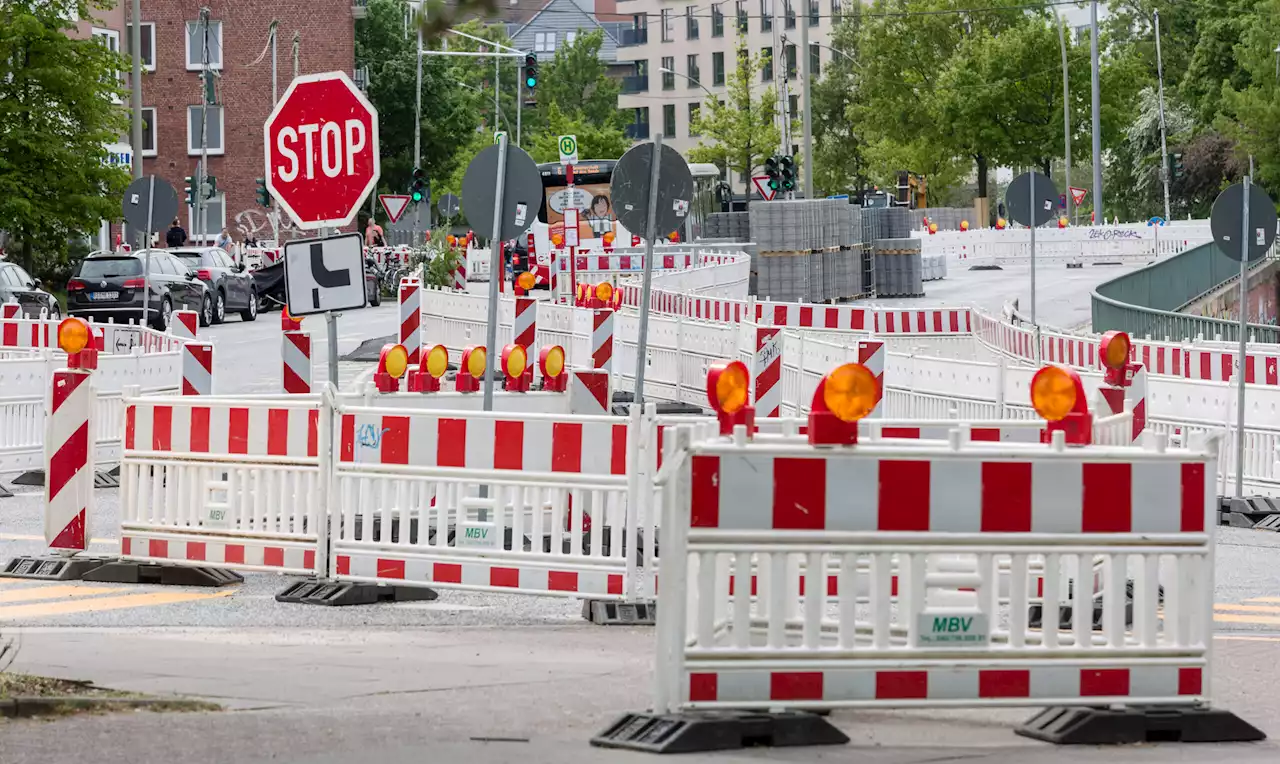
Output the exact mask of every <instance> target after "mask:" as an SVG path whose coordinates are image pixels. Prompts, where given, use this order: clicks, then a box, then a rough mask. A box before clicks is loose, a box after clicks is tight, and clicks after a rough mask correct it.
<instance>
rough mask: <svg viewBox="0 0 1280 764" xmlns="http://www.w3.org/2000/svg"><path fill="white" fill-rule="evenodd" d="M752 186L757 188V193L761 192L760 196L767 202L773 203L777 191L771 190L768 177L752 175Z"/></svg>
mask: <svg viewBox="0 0 1280 764" xmlns="http://www.w3.org/2000/svg"><path fill="white" fill-rule="evenodd" d="M751 185H753V186H755V187H756V191H759V192H760V196H761V197H763V198H764V200H765V201H766V202H771V201H773V195H774V194H776V193H777V191H775V190H773V189H772V188H769V176H768V175H752V176H751Z"/></svg>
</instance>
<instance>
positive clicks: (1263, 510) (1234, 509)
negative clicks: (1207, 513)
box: [1218, 496, 1280, 530]
mask: <svg viewBox="0 0 1280 764" xmlns="http://www.w3.org/2000/svg"><path fill="white" fill-rule="evenodd" d="M1278 515H1280V500H1277V499H1273V498H1271V497H1268V496H1244V497H1235V496H1220V497H1218V525H1229V526H1231V527H1233V528H1257V527H1261V526H1262V524H1263V523H1268V525H1267V526H1266V527H1264V528H1263V530H1275V529H1276V523H1277V522H1280V521H1278V520H1276V519H1275V518H1276V517H1277V516H1278ZM1268 521H1269V522H1268Z"/></svg>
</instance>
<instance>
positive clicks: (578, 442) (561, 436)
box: [551, 422, 582, 472]
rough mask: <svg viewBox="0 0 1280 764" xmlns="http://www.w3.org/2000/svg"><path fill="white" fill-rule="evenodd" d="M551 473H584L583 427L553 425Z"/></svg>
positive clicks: (566, 424)
mask: <svg viewBox="0 0 1280 764" xmlns="http://www.w3.org/2000/svg"><path fill="white" fill-rule="evenodd" d="M551 471H552V472H581V471H582V425H581V424H580V423H577V422H555V423H554V424H552V425H551Z"/></svg>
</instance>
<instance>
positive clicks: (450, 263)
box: [413, 226, 463, 287]
mask: <svg viewBox="0 0 1280 764" xmlns="http://www.w3.org/2000/svg"><path fill="white" fill-rule="evenodd" d="M448 236H449V228H448V226H440V227H438V228H433V229H431V236H430V238H428V239H427V246H426V249H425V250H421V251H422V252H423V256H424V257H430V258H431V259H430V260H427V261H426V266H427V267H426V270H425V276H424V278H425V281H426V285H427V286H437V287H447V286H451V285H452V284H453V271H454V269H455V268H457V267H458V261H460V260H461V259H462V255H463V250H462V249H460V248H455V247H450V246H449V243H448V242H447V241H446V238H447V237H448ZM420 265H422V260H417V261H415V262H414V263H413V267H414V268H417V267H418V266H420Z"/></svg>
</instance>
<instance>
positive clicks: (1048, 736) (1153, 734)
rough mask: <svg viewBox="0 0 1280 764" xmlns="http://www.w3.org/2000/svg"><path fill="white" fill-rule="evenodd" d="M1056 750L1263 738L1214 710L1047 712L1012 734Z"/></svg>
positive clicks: (1234, 718)
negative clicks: (1054, 746)
mask: <svg viewBox="0 0 1280 764" xmlns="http://www.w3.org/2000/svg"><path fill="white" fill-rule="evenodd" d="M1014 732H1016V733H1017V734H1019V735H1021V736H1023V737H1029V738H1033V739H1035V740H1043V741H1044V742H1046V743H1056V744H1058V745H1123V744H1130V743H1246V742H1252V741H1255V740H1265V739H1266V737H1267V736H1266V735H1265V734H1264V733H1263V732H1262V731H1261V730H1259V729H1258V728H1256V727H1254V726H1253V725H1252V724H1249V723H1248V722H1246V721H1245V720H1243V719H1241V718H1240V717H1238V716H1236V715H1235V714H1233V713H1231V712H1230V711H1223V710H1220V709H1213V708H1169V707H1163V708H1161V707H1129V708H1066V707H1062V706H1056V707H1053V708H1046V709H1045V710H1043V711H1041V712H1040V713H1038V714H1036V715H1035V716H1033V717H1031V719H1029V720H1028V721H1027V722H1026V723H1025V724H1023V725H1022V726H1021V727H1018V728H1017V729H1016V730H1014Z"/></svg>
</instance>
